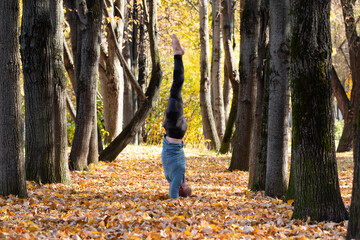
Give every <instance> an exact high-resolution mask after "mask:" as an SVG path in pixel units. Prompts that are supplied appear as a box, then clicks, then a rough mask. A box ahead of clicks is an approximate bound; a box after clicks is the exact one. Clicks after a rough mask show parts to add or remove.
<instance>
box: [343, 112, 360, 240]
mask: <svg viewBox="0 0 360 240" xmlns="http://www.w3.org/2000/svg"><path fill="white" fill-rule="evenodd" d="M358 111H360V108H359V110H358ZM358 114H359V113H358ZM355 136H356V138H355V139H354V140H355V141H354V152H353V156H354V178H353V188H352V194H351V206H350V219H349V224H348V232H347V236H346V238H347V239H349V240H350V239H360V119H358V120H357V124H356V132H355Z"/></svg>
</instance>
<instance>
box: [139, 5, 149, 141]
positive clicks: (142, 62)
mask: <svg viewBox="0 0 360 240" xmlns="http://www.w3.org/2000/svg"><path fill="white" fill-rule="evenodd" d="M139 18H140V20H139V57H138V69H139V71H138V72H139V73H138V83H139V85H140V87H141V89H142V90H143V91H145V89H146V79H147V76H146V75H147V72H146V59H147V57H146V36H145V34H146V32H145V19H144V10H143V9H142V11H141V13H140V16H139ZM145 131H146V126H145V123H144V125H143V126H142V129H141V141H142V142H146V133H145Z"/></svg>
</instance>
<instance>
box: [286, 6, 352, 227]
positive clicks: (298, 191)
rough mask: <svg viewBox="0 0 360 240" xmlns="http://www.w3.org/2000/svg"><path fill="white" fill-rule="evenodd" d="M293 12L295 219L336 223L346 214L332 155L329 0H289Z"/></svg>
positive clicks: (292, 88)
mask: <svg viewBox="0 0 360 240" xmlns="http://www.w3.org/2000/svg"><path fill="white" fill-rule="evenodd" d="M291 12H292V33H291V50H290V51H291V52H290V55H291V71H290V72H291V90H292V113H293V115H292V116H293V138H292V139H293V141H292V154H293V160H294V162H293V163H292V164H294V169H293V173H294V184H295V202H294V204H295V205H294V213H293V218H295V219H304V218H305V219H306V218H307V217H310V218H311V220H315V221H326V220H327V221H334V222H340V221H343V220H344V219H347V217H348V213H347V211H346V209H345V206H344V203H343V202H342V198H341V195H340V188H339V180H338V173H337V163H336V156H335V143H334V117H333V108H332V96H331V95H332V92H331V85H330V70H331V40H330V38H331V36H330V0H326V1H311V0H293V1H292V2H291ZM303 26H307V27H306V28H304V27H303Z"/></svg>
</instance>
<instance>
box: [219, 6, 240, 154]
mask: <svg viewBox="0 0 360 240" xmlns="http://www.w3.org/2000/svg"><path fill="white" fill-rule="evenodd" d="M231 8H232V6H231V0H222V1H221V15H220V16H221V31H222V35H223V45H224V55H225V66H226V69H225V71H226V72H227V75H228V78H229V81H230V83H231V86H232V89H233V95H234V96H238V94H239V83H240V78H239V71H238V70H237V68H236V63H235V59H234V53H233V48H232V41H231V28H232V27H231V16H232V14H228V12H229V11H230V10H229V9H231ZM237 105H238V98H237V97H233V99H232V102H231V109H230V113H229V117H228V120H227V123H226V128H225V133H224V137H223V139H222V142H221V147H220V151H219V152H220V153H226V152H228V151H229V148H230V142H231V137H232V135H233V128H234V123H235V119H236V115H237V107H238V106H237Z"/></svg>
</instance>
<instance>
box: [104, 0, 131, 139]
mask: <svg viewBox="0 0 360 240" xmlns="http://www.w3.org/2000/svg"><path fill="white" fill-rule="evenodd" d="M106 2H107V7H108V8H105V9H104V10H105V11H108V14H109V16H110V18H108V19H110V22H109V23H108V25H110V24H111V25H112V28H113V29H114V30H115V34H116V39H117V42H118V43H119V45H120V47H122V42H123V34H124V17H123V16H124V9H125V1H124V0H116V1H109V0H106ZM106 31H107V32H109V31H111V29H110V28H109V26H108V27H107V29H106ZM106 39H107V44H108V49H107V51H106V52H107V53H108V54H107V56H106V62H105V71H106V77H101V91H102V96H103V105H104V125H105V130H106V131H107V132H108V135H106V137H105V142H106V143H110V142H111V141H112V140H114V138H115V137H116V136H117V135H118V134H119V133H120V132H121V130H122V124H123V115H124V114H123V108H124V106H123V98H124V74H123V70H122V67H121V65H120V60H119V57H118V56H117V55H116V51H115V48H116V42H115V41H114V40H113V38H112V36H111V34H107V37H106ZM103 55H105V53H103Z"/></svg>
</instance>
